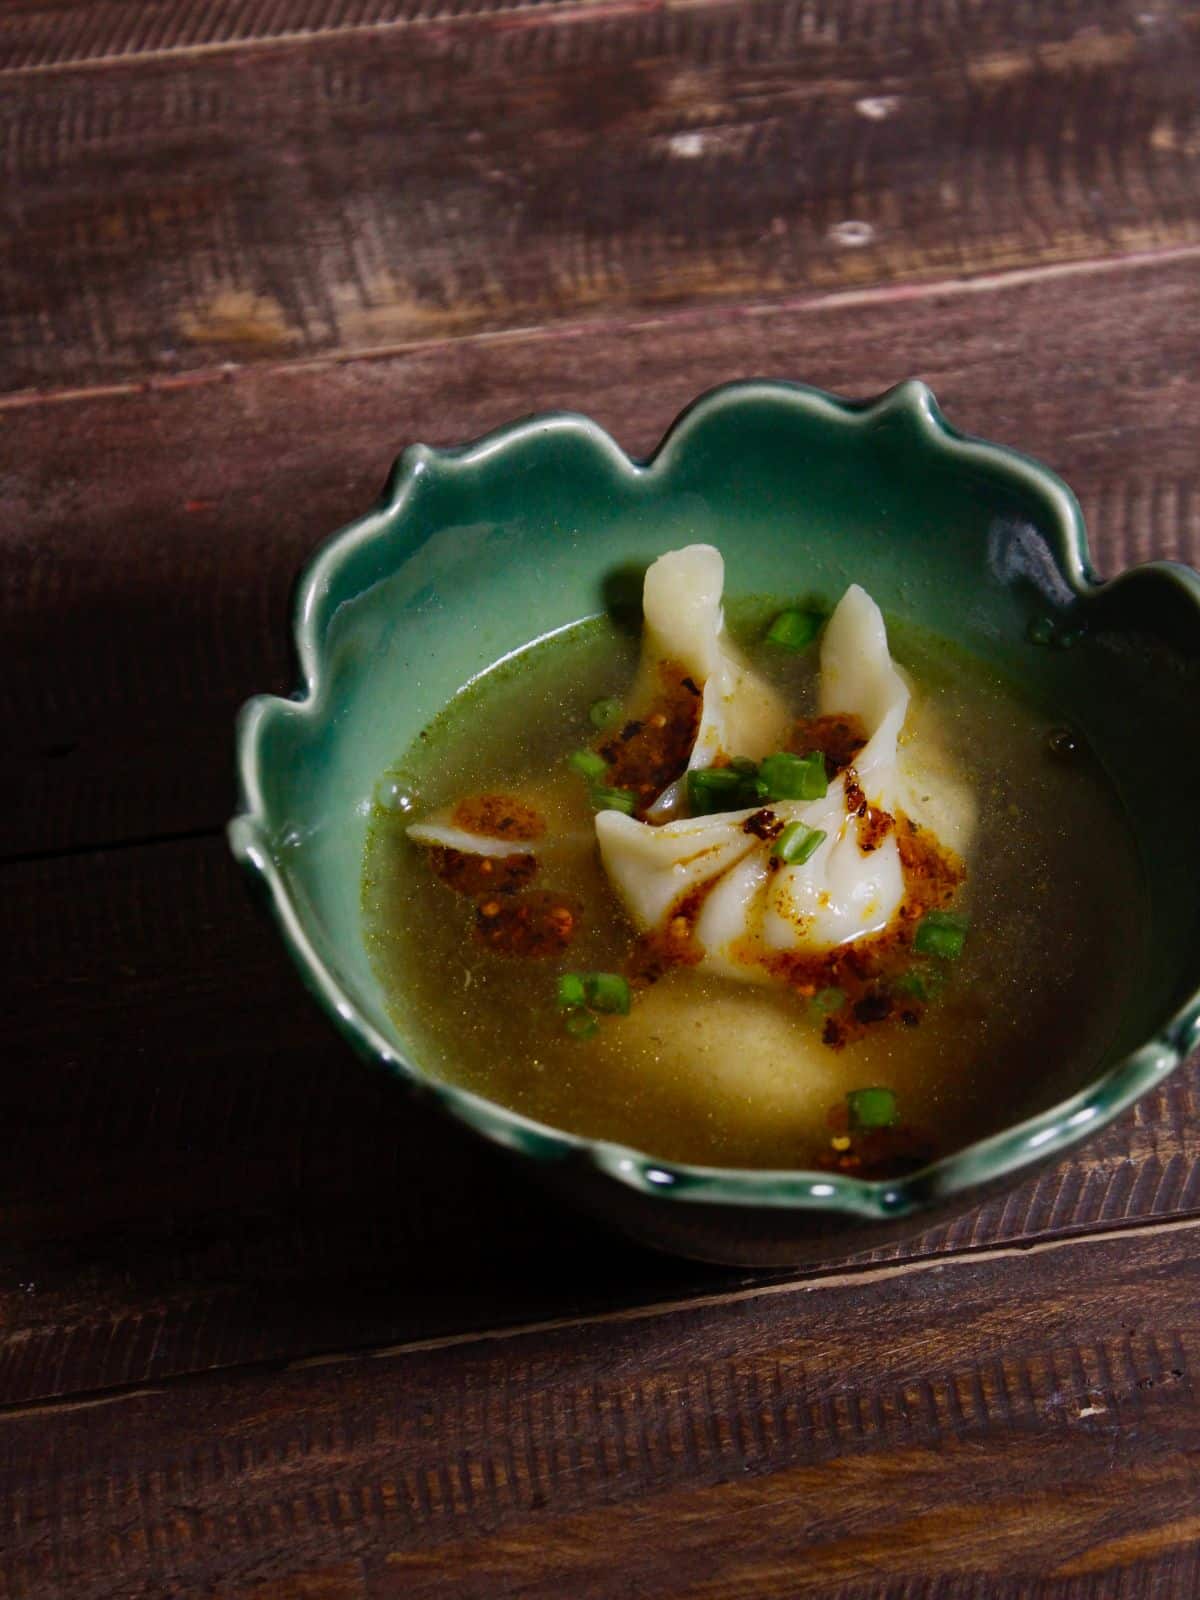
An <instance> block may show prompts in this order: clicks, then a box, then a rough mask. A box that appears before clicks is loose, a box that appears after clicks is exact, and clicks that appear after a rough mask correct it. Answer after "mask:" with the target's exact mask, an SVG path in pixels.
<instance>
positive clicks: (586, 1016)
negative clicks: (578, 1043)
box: [563, 1010, 600, 1039]
mask: <svg viewBox="0 0 1200 1600" xmlns="http://www.w3.org/2000/svg"><path fill="white" fill-rule="evenodd" d="M599 1026H600V1024H599V1023H598V1022H597V1021H596V1019H595V1017H594V1016H593V1015H592V1013H591V1012H590V1011H582V1010H580V1011H568V1012H567V1016H566V1020H565V1021H564V1023H563V1027H564V1028H565V1029H566V1030H567V1032H568V1033H569V1034H570V1035H571V1037H572V1039H590V1038H591V1037H592V1035H593V1034H594V1033H595V1032H596V1030H597V1029H598V1028H599Z"/></svg>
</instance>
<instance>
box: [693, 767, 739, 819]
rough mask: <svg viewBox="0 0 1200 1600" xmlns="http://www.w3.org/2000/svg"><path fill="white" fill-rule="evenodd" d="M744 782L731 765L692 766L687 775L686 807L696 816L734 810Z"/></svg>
mask: <svg viewBox="0 0 1200 1600" xmlns="http://www.w3.org/2000/svg"><path fill="white" fill-rule="evenodd" d="M745 782H746V779H745V775H744V774H743V773H740V772H736V771H735V770H734V769H733V767H694V768H693V769H692V770H691V772H689V773H688V775H687V794H688V809H689V810H690V811H691V813H692V815H693V816H696V817H705V816H708V815H709V814H710V813H711V812H714V811H736V810H737V808H738V804H739V801H740V799H741V796H742V792H743V789H744V786H745Z"/></svg>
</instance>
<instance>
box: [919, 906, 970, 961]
mask: <svg viewBox="0 0 1200 1600" xmlns="http://www.w3.org/2000/svg"><path fill="white" fill-rule="evenodd" d="M966 937H967V919H966V917H958V916H955V914H954V913H953V912H952V911H927V912H926V913H925V915H924V916H923V917H922V918H921V920H920V922H919V923H918V924H917V932H916V936H915V937H914V939H913V949H914V950H915V951H916V952H917V954H918V955H922V956H940V957H941V959H942V960H943V961H957V960H958V958H959V956H960V955H962V947H963V940H964V939H965V938H966Z"/></svg>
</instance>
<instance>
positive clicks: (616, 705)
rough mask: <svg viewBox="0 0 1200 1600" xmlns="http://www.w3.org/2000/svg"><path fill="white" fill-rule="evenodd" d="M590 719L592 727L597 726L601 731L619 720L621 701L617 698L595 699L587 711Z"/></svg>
mask: <svg viewBox="0 0 1200 1600" xmlns="http://www.w3.org/2000/svg"><path fill="white" fill-rule="evenodd" d="M588 716H589V717H590V718H591V719H592V727H593V728H599V730H600V732H601V733H603V732H604V731H605V730H606V729H608V728H611V727H613V726H614V725H615V724H616V723H618V722H620V720H621V702H620V701H619V700H597V701H596V703H595V705H594V706H592V708H591V710H590V711H589V712H588Z"/></svg>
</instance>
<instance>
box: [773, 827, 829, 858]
mask: <svg viewBox="0 0 1200 1600" xmlns="http://www.w3.org/2000/svg"><path fill="white" fill-rule="evenodd" d="M827 837H828V835H827V834H826V832H825V830H824V828H810V827H809V826H808V824H807V823H806V822H789V823H788V825H787V827H786V828H785V829H784V830H783V832H782V833H781V834H780V835H779V837H778V839H776V841H775V843H774V845H773V846H772V848H771V854H772V855H773V856H774V857H775V859H776V860H777V861H782V862H783V864H784V865H785V866H787V867H800V866H803V865H804V863H805V862H806V861H807V860H808V858H809V856H811V855H812V853H813V851H814V850H816V849H817V847H818V846H819V845H821V844H824V842H825V840H826V838H827Z"/></svg>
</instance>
